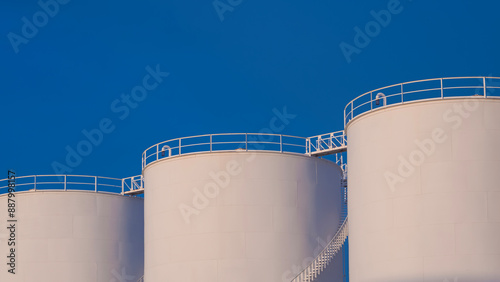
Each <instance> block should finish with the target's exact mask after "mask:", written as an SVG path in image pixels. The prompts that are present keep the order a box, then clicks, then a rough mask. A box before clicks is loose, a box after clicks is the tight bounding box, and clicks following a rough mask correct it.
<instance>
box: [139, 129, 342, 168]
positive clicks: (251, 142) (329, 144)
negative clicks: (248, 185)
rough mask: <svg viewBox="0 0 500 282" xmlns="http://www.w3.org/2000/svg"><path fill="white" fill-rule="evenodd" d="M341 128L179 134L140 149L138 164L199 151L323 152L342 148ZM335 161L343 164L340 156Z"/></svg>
mask: <svg viewBox="0 0 500 282" xmlns="http://www.w3.org/2000/svg"><path fill="white" fill-rule="evenodd" d="M346 146H347V140H346V138H345V135H344V132H343V131H337V132H332V133H327V134H323V135H317V136H312V137H307V138H306V137H298V136H292V135H282V134H270V133H269V134H268V133H220V134H205V135H197V136H190V137H182V138H176V139H171V140H167V141H163V142H160V143H158V144H155V145H153V146H151V147H149V148H147V149H146V150H145V151H144V152H143V153H142V168H143V169H144V168H145V167H146V166H147V165H149V164H150V163H152V162H155V161H158V160H161V159H165V158H170V157H175V156H181V155H188V154H195V153H203V152H226V151H272V152H281V153H283V152H286V153H297V154H306V155H308V156H312V155H313V156H324V155H328V154H336V153H341V152H343V151H345V149H346ZM336 163H337V164H338V165H340V166H343V158H342V156H339V155H337V157H336Z"/></svg>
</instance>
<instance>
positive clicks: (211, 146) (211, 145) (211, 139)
mask: <svg viewBox="0 0 500 282" xmlns="http://www.w3.org/2000/svg"><path fill="white" fill-rule="evenodd" d="M210 152H212V134H210Z"/></svg>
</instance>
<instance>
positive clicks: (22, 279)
mask: <svg viewBox="0 0 500 282" xmlns="http://www.w3.org/2000/svg"><path fill="white" fill-rule="evenodd" d="M15 199H16V205H17V207H16V217H17V219H18V222H17V223H16V224H17V229H16V233H17V234H16V236H17V237H16V239H17V250H16V257H17V265H16V274H15V275H12V274H10V273H8V272H7V269H8V266H7V264H6V262H7V258H6V256H7V250H8V249H7V248H8V246H7V242H6V239H7V237H8V234H7V229H6V226H2V227H1V231H0V250H1V253H0V254H1V256H2V258H3V259H2V260H1V261H2V263H1V264H0V281H2V282H3V281H9V282H70V281H71V282H90V281H99V282H110V281H134V282H135V281H137V279H139V277H141V276H142V274H143V263H144V260H143V259H144V255H143V250H144V246H143V240H144V239H143V238H144V235H143V234H144V233H143V219H144V217H143V216H144V214H143V213H144V200H143V199H141V198H134V197H126V196H121V195H113V194H105V193H95V192H77V191H36V192H35V191H34V192H20V193H16V197H15ZM0 207H1V208H2V211H1V212H0V222H4V223H5V222H7V219H8V218H7V195H0ZM4 207H5V211H4V210H3V208H4ZM123 279H128V280H123Z"/></svg>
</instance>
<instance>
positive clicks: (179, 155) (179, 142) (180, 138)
mask: <svg viewBox="0 0 500 282" xmlns="http://www.w3.org/2000/svg"><path fill="white" fill-rule="evenodd" d="M181 140H182V139H181V138H179V156H180V155H181V144H182V143H181Z"/></svg>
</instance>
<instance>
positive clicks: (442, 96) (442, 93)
mask: <svg viewBox="0 0 500 282" xmlns="http://www.w3.org/2000/svg"><path fill="white" fill-rule="evenodd" d="M439 80H440V81H441V99H444V91H443V79H442V78H440V79H439Z"/></svg>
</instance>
